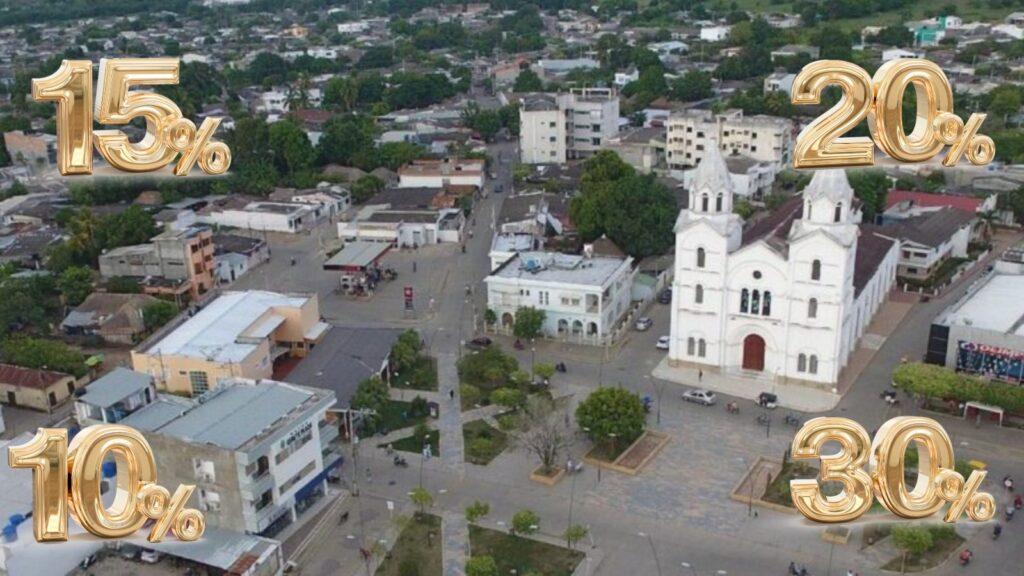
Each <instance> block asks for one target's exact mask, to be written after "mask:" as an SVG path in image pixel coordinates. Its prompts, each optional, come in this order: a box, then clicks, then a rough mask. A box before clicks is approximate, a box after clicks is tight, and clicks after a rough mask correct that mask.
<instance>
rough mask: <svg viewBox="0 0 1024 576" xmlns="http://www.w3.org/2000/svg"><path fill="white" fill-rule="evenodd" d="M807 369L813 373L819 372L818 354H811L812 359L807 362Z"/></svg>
mask: <svg viewBox="0 0 1024 576" xmlns="http://www.w3.org/2000/svg"><path fill="white" fill-rule="evenodd" d="M807 371H808V372H810V373H811V374H817V373H818V355H817V354H811V358H810V361H809V362H808V363H807Z"/></svg>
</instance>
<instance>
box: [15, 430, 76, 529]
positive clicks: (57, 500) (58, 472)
mask: <svg viewBox="0 0 1024 576" xmlns="http://www.w3.org/2000/svg"><path fill="white" fill-rule="evenodd" d="M67 455H68V431H67V429H65V428H40V429H39V431H38V432H36V435H35V436H34V437H33V438H32V439H31V440H29V441H28V442H26V443H25V444H22V445H20V446H11V447H10V448H8V449H7V465H8V466H10V467H11V468H31V469H32V495H33V497H32V530H33V532H34V533H35V537H36V541H37V542H53V541H58V542H59V541H64V540H67V539H68V499H67V482H68V480H67V479H68V459H67Z"/></svg>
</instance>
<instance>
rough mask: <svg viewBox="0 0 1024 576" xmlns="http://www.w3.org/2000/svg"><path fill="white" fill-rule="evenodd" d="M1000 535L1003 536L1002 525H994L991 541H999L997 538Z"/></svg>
mask: <svg viewBox="0 0 1024 576" xmlns="http://www.w3.org/2000/svg"><path fill="white" fill-rule="evenodd" d="M1002 534H1003V526H1002V524H996V525H995V527H994V528H992V539H993V540H999V537H1000V536H1001V535H1002Z"/></svg>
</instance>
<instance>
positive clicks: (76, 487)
mask: <svg viewBox="0 0 1024 576" xmlns="http://www.w3.org/2000/svg"><path fill="white" fill-rule="evenodd" d="M109 456H113V457H114V458H115V461H116V463H117V478H116V487H115V489H114V493H113V495H112V498H108V500H109V501H110V504H109V506H108V505H107V504H105V503H104V501H103V497H102V495H101V494H102V493H101V486H102V483H103V464H104V461H105V460H107V458H108V457H109ZM7 462H8V465H9V466H10V467H11V468H29V469H31V470H32V528H33V532H34V535H35V538H36V541H38V542H54V541H65V540H67V539H68V512H69V511H70V512H71V515H72V516H73V517H74V519H75V521H77V522H78V524H79V525H80V526H81V527H82V528H83V529H85V530H86V531H87V532H89V533H91V534H93V535H95V536H99V537H101V538H124V537H127V536H130V535H132V534H134V533H135V532H137V531H138V530H139V529H140V528H143V527H144V526H145V525H146V523H147V522H150V521H152V526H151V527H150V530H149V535H148V536H147V540H149V541H150V542H160V541H161V540H162V539H163V538H164V536H166V535H167V533H168V532H173V533H174V535H175V536H176V537H177V538H178V540H184V541H194V540H198V539H199V538H200V537H201V536H202V535H203V531H204V530H205V529H206V520H205V518H204V517H203V514H202V512H200V511H198V510H196V509H193V508H186V507H185V504H186V503H187V502H188V499H189V497H191V495H192V492H193V491H195V486H194V485H179V486H178V487H177V488H176V489H175V491H174V494H171V493H170V491H168V490H167V489H166V488H164V487H163V486H159V485H157V483H156V463H155V461H154V459H153V450H152V449H151V448H150V446H149V443H148V442H147V441H146V439H145V437H143V436H142V434H140V433H139V432H138V431H136V430H134V429H132V428H129V427H128V426H123V425H120V424H97V425H94V426H89V427H87V428H84V429H82V431H80V432H79V433H78V434H77V435H75V437H74V438H73V439H72V440H71V443H70V445H69V444H68V431H67V430H66V429H64V428H40V429H39V430H38V431H37V432H36V435H35V437H33V438H32V439H31V440H29V441H28V442H26V443H25V444H21V445H20V446H11V447H9V448H8V449H7Z"/></svg>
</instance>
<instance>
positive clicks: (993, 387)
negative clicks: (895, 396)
mask: <svg viewBox="0 0 1024 576" xmlns="http://www.w3.org/2000/svg"><path fill="white" fill-rule="evenodd" d="M892 382H893V385H895V386H896V387H897V388H900V389H902V390H906V391H907V392H911V393H913V394H918V395H921V396H925V397H928V398H939V399H942V400H955V401H957V402H969V401H974V402H981V403H983V404H989V405H991V406H998V407H1000V408H1002V409H1003V410H1005V411H1007V412H1009V413H1011V414H1024V387H1022V386H1018V385H1016V384H1006V383H1003V382H993V381H989V380H985V379H982V378H978V377H975V376H969V375H967V374H961V373H959V372H954V371H953V370H950V369H949V368H944V367H942V366H935V365H933V364H922V363H920V362H910V363H906V364H901V365H900V366H898V367H897V368H896V370H894V371H893V373H892Z"/></svg>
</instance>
